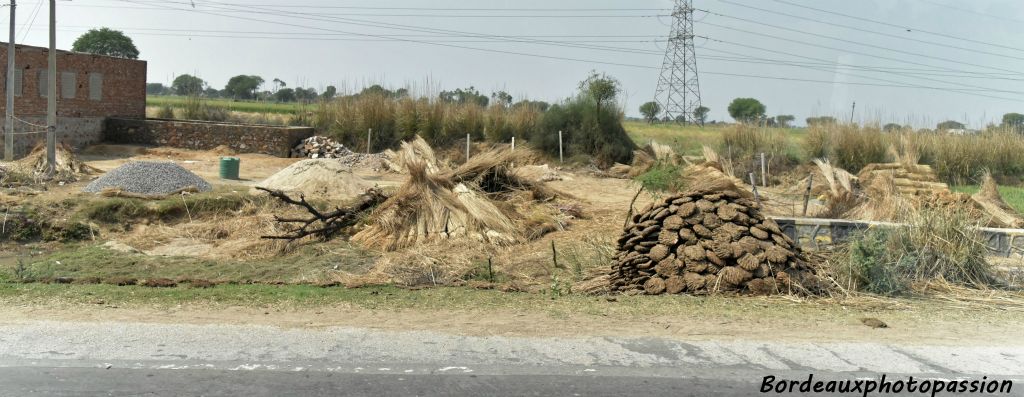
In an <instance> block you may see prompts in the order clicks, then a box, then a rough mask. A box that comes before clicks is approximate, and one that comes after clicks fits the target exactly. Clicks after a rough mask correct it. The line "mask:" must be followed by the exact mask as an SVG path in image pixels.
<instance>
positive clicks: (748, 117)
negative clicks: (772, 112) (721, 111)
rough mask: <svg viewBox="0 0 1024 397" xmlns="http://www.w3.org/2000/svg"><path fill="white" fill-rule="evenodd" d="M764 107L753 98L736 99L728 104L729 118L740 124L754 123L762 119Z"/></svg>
mask: <svg viewBox="0 0 1024 397" xmlns="http://www.w3.org/2000/svg"><path fill="white" fill-rule="evenodd" d="M766 110H767V109H765V107H764V105H763V104H762V103H761V101H758V100H757V99H754V98H736V99H733V100H732V103H730V104H729V116H732V118H733V119H735V120H736V121H739V122H741V123H755V122H757V121H759V120H761V119H762V118H764V114H765V111H766Z"/></svg>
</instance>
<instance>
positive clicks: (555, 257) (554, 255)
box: [551, 240, 560, 269]
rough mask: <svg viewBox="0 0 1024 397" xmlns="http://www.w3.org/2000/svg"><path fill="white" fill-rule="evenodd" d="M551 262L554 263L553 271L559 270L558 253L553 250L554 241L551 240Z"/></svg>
mask: <svg viewBox="0 0 1024 397" xmlns="http://www.w3.org/2000/svg"><path fill="white" fill-rule="evenodd" d="M551 261H552V262H554V263H555V269H560V267H558V251H557V250H555V240H551Z"/></svg>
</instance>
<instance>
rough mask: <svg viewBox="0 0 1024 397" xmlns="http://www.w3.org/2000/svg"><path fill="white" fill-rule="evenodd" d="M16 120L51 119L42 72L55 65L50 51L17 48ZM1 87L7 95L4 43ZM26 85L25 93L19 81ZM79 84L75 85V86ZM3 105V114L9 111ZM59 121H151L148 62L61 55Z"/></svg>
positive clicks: (0, 108)
mask: <svg viewBox="0 0 1024 397" xmlns="http://www.w3.org/2000/svg"><path fill="white" fill-rule="evenodd" d="M14 62H15V68H16V69H15V70H16V73H17V74H20V79H18V78H17V77H16V78H15V82H13V84H12V86H13V87H12V88H14V89H15V99H14V114H15V115H16V116H17V117H19V118H24V117H22V116H45V115H46V102H47V98H46V96H45V95H41V93H45V92H46V91H47V90H46V88H47V87H46V81H45V80H41V77H43V76H41V75H40V71H44V72H45V71H46V70H47V67H48V64H49V50H48V49H46V48H41V47H31V46H22V45H19V46H17V49H16V54H15V57H14ZM0 70H2V73H3V74H2V76H3V77H0V87H3V90H4V93H6V90H7V88H8V87H7V83H6V80H7V79H6V76H7V44H6V43H0ZM19 80H20V87H19V84H18V81H19ZM72 83H73V84H72ZM6 106H7V103H6V101H3V100H0V113H2V112H4V111H6ZM57 116H58V117H138V118H145V117H146V62H145V61H139V60H133V59H122V58H114V57H108V56H102V55H91V54H80V53H72V52H67V51H58V52H57Z"/></svg>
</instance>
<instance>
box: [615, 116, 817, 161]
mask: <svg viewBox="0 0 1024 397" xmlns="http://www.w3.org/2000/svg"><path fill="white" fill-rule="evenodd" d="M622 126H623V127H625V128H626V132H627V133H629V136H630V137H631V138H633V141H634V142H636V143H637V145H640V146H643V145H646V144H647V143H648V142H650V141H651V140H652V139H653V140H654V141H656V142H658V143H660V144H663V145H668V146H670V147H672V149H673V150H675V151H676V153H679V154H682V155H688V156H700V155H701V154H702V152H701V148H702V147H703V146H705V145H707V146H710V147H712V148H714V147H716V146H718V144H719V135H721V133H722V130H723V129H725V128H729V127H728V126H718V125H716V126H710V125H709V126H704V127H701V126H697V125H681V124H674V123H658V124H649V123H647V122H645V121H636V120H627V121H625V122H623V123H622ZM785 131H786V133H787V134H788V135H789V137H788V138H790V139H789V141H790V142H791V143H792V144H793V145H796V146H798V145H799V144H800V143H801V142H802V141H803V138H804V136H805V135H806V134H807V131H806V130H805V129H802V128H789V129H786V130H785Z"/></svg>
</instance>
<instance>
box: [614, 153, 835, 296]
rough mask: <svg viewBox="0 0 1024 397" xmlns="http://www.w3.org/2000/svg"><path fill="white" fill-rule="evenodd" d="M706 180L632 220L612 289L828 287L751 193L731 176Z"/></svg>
mask: <svg viewBox="0 0 1024 397" xmlns="http://www.w3.org/2000/svg"><path fill="white" fill-rule="evenodd" d="M707 168H710V169H713V168H711V167H706V169H707ZM705 172H707V171H705ZM718 172H720V171H718ZM723 175H724V174H723ZM703 180H707V182H702V183H694V184H692V185H691V188H690V189H689V190H688V191H687V193H684V194H681V195H677V196H672V197H669V198H667V199H665V200H664V201H662V202H659V203H657V204H652V205H650V206H648V208H646V209H645V210H643V211H641V212H640V213H639V214H637V215H635V216H634V217H633V218H632V224H631V225H630V226H629V227H627V228H626V230H625V231H624V232H623V234H622V236H621V237H620V238H619V240H618V253H617V254H616V256H615V263H614V264H613V265H612V272H611V273H610V274H609V282H610V284H611V290H612V291H620V292H625V291H631V290H643V291H644V292H645V293H647V294H653V295H657V294H662V293H669V294H679V293H691V294H706V293H714V292H719V291H737V292H741V293H750V294H775V293H786V292H797V293H817V292H820V291H822V290H823V289H824V285H825V284H824V283H823V282H822V281H821V279H820V278H819V277H818V276H817V275H816V271H815V269H814V268H813V267H812V266H811V265H810V264H809V263H808V260H807V257H806V256H805V255H804V254H803V252H802V251H801V250H800V249H799V248H798V247H797V246H796V243H795V242H794V241H793V240H791V239H790V238H789V237H788V236H786V235H785V234H784V233H783V232H782V230H781V229H780V228H779V226H778V225H777V224H776V223H775V221H772V220H770V219H766V218H765V217H764V216H763V215H762V214H761V213H760V211H759V210H758V208H757V206H756V204H755V203H754V202H753V201H752V200H751V199H750V198H749V193H748V192H745V191H742V190H740V189H738V188H737V187H736V185H735V184H733V183H732V181H730V180H729V179H728V178H706V179H702V180H701V181H703Z"/></svg>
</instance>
